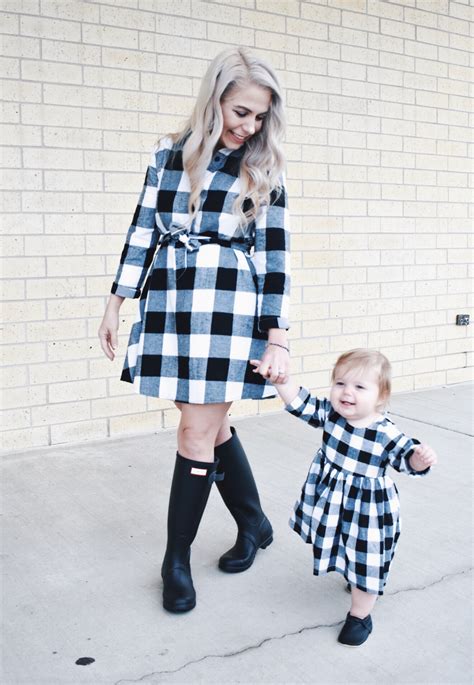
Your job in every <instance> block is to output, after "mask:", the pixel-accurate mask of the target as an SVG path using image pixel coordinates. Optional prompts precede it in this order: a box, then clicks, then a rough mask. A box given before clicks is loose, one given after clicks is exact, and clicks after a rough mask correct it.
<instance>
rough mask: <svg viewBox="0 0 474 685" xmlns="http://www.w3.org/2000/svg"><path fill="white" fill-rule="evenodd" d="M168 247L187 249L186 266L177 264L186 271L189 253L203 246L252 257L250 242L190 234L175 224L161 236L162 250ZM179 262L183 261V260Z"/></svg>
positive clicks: (183, 227) (185, 228)
mask: <svg viewBox="0 0 474 685" xmlns="http://www.w3.org/2000/svg"><path fill="white" fill-rule="evenodd" d="M168 245H172V246H173V247H175V248H185V252H184V266H183V267H181V266H178V264H176V267H177V268H184V269H186V267H187V253H188V252H196V251H197V250H199V249H200V248H201V246H202V245H221V246H222V247H230V248H232V249H234V250H240V251H241V252H245V253H246V254H247V256H248V257H250V256H251V255H250V249H251V245H249V243H248V241H245V240H236V239H233V240H232V239H226V238H221V237H219V236H218V235H205V234H201V233H190V232H189V229H188V228H187V227H186V226H179V225H177V224H173V223H172V224H171V225H170V230H168V231H166V233H162V234H161V238H160V241H159V246H160V248H163V247H167V246H168ZM177 261H178V260H177ZM179 261H181V259H180V260H179Z"/></svg>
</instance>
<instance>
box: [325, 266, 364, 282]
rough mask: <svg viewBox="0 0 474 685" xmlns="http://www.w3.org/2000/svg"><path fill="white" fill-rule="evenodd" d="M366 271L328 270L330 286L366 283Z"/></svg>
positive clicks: (351, 269)
mask: <svg viewBox="0 0 474 685" xmlns="http://www.w3.org/2000/svg"><path fill="white" fill-rule="evenodd" d="M366 282H367V269H366V268H350V269H349V268H338V269H329V283H331V284H334V283H335V284H338V283H344V284H351V283H366Z"/></svg>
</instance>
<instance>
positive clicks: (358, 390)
mask: <svg viewBox="0 0 474 685" xmlns="http://www.w3.org/2000/svg"><path fill="white" fill-rule="evenodd" d="M329 399H330V400H331V404H332V406H333V407H334V409H335V410H336V411H337V413H338V414H340V415H341V416H343V417H344V418H345V419H346V420H347V421H348V422H349V423H351V424H353V425H354V426H364V425H368V424H370V423H372V421H374V420H375V419H376V418H377V417H378V416H379V414H380V411H379V407H380V403H381V400H380V390H379V374H378V372H377V371H376V370H375V369H351V368H349V367H348V366H340V367H338V368H337V369H336V374H335V377H334V382H333V384H332V387H331V394H330V396H329Z"/></svg>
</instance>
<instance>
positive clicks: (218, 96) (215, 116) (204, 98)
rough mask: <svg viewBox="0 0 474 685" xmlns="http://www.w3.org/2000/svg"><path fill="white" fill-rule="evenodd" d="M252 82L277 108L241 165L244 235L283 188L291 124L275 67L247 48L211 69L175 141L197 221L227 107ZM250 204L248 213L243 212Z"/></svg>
mask: <svg viewBox="0 0 474 685" xmlns="http://www.w3.org/2000/svg"><path fill="white" fill-rule="evenodd" d="M249 82H250V83H253V84H255V85H257V86H260V87H261V88H265V89H268V90H269V91H270V93H271V104H270V108H269V111H268V114H267V115H266V116H265V118H264V120H263V124H262V128H261V129H260V131H259V132H258V133H256V134H255V135H253V136H252V137H251V138H250V139H249V140H248V141H247V143H246V147H245V151H244V154H243V157H242V161H241V164H240V173H239V178H240V185H241V190H240V194H239V196H238V197H237V198H236V201H235V203H234V207H233V212H234V214H236V215H237V216H238V217H239V220H240V221H239V224H240V227H241V229H243V230H244V231H245V228H246V227H247V226H248V224H249V223H250V222H251V221H252V220H253V219H255V217H256V216H257V214H258V210H259V208H260V207H261V206H262V205H263V204H266V203H268V202H269V201H270V193H271V192H272V190H274V189H279V188H280V186H281V173H282V171H283V166H284V158H283V154H282V152H281V141H282V138H283V133H284V128H285V120H284V111H283V101H282V96H281V90H280V85H279V83H278V79H277V77H276V74H275V72H274V71H273V69H272V67H270V66H269V65H268V64H267V63H266V62H264V61H263V60H262V59H260V57H257V56H256V55H254V54H252V53H251V52H250V51H249V50H247V49H246V48H242V47H237V48H236V47H232V48H228V49H227V50H224V51H222V52H220V53H219V54H218V55H217V56H216V57H215V58H214V59H213V61H212V62H211V64H210V65H209V67H208V69H207V72H206V74H205V76H204V78H203V80H202V83H201V87H200V90H199V94H198V97H197V100H196V104H195V106H194V110H193V112H192V114H191V116H190V118H189V120H188V121H187V122H186V124H185V126H184V128H183V129H182V130H181V131H180V132H179V133H176V134H175V135H173V136H172V138H173V139H174V141H175V142H178V143H183V142H184V145H183V165H184V169H185V171H186V172H187V174H188V176H189V180H190V185H191V192H190V196H189V213H190V215H191V220H193V219H194V218H195V216H196V214H197V212H198V209H199V199H200V194H201V190H202V185H203V178H204V175H205V171H206V169H207V167H208V166H209V164H210V162H211V158H212V155H213V152H214V149H215V147H216V145H217V144H218V142H219V138H220V136H221V133H222V128H223V118H222V110H221V102H222V101H223V100H225V99H226V98H227V97H228V96H229V95H230V92H231V91H232V90H233V89H234V88H236V87H239V86H241V85H243V84H244V83H249ZM245 200H247V202H246V203H245V206H246V207H248V209H246V211H244V209H243V204H244V201H245Z"/></svg>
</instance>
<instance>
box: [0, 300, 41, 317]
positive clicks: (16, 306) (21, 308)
mask: <svg viewBox="0 0 474 685" xmlns="http://www.w3.org/2000/svg"><path fill="white" fill-rule="evenodd" d="M2 309H3V311H2V317H3V320H4V321H7V322H8V321H12V322H13V321H16V322H19V321H36V320H38V319H40V320H43V319H44V316H45V303H44V302H41V301H38V302H31V301H29V302H4V303H3V308H2Z"/></svg>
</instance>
